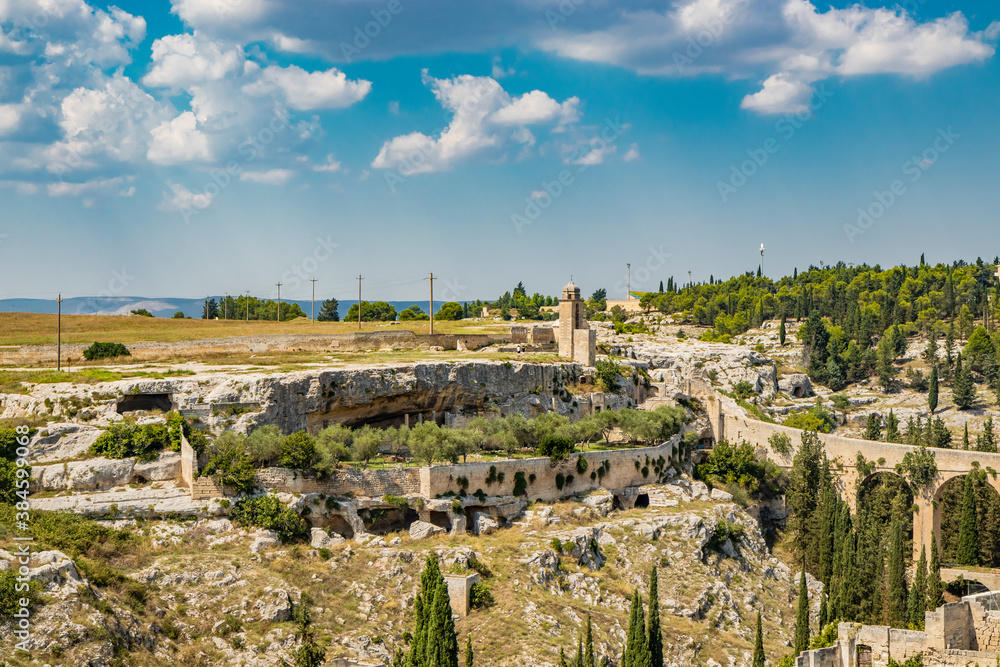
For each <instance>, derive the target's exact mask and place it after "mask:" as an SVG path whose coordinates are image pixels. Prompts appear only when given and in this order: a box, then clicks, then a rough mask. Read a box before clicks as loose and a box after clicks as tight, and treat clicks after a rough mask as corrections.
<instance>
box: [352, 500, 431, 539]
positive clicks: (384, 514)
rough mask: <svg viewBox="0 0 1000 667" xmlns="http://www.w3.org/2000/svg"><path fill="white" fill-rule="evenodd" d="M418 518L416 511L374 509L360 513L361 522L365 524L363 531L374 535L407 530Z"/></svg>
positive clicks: (407, 509) (408, 509)
mask: <svg viewBox="0 0 1000 667" xmlns="http://www.w3.org/2000/svg"><path fill="white" fill-rule="evenodd" d="M418 518H420V517H419V516H418V515H417V512H416V510H413V509H410V508H409V507H407V508H406V510H403V511H401V510H399V509H397V508H391V509H388V508H385V507H375V508H372V509H369V510H364V511H362V512H361V520H362V521H363V522H364V524H365V530H366V531H368V532H369V533H375V534H376V535H385V534H386V533H395V532H397V531H400V530H409V529H410V525H411V524H412V523H413V522H414V521H416V520H417V519H418Z"/></svg>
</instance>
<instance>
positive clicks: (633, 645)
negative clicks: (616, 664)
mask: <svg viewBox="0 0 1000 667" xmlns="http://www.w3.org/2000/svg"><path fill="white" fill-rule="evenodd" d="M649 665H650V655H649V645H648V644H647V643H646V619H645V617H644V614H643V613H642V598H641V597H639V589H638V588H637V589H636V590H635V593H634V594H633V595H632V608H631V609H630V610H629V616H628V634H627V636H626V639H625V653H624V654H623V655H622V667H649Z"/></svg>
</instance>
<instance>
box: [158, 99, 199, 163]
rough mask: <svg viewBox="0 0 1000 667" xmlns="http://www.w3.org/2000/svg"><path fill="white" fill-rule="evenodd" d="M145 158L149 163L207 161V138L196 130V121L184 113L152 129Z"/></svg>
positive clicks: (186, 112) (191, 114)
mask: <svg viewBox="0 0 1000 667" xmlns="http://www.w3.org/2000/svg"><path fill="white" fill-rule="evenodd" d="M146 157H147V158H148V159H149V161H150V162H158V163H160V164H179V163H182V162H197V161H205V160H209V159H211V157H212V154H211V152H210V151H209V149H208V137H206V136H205V134H204V133H203V132H201V131H200V130H198V119H197V118H195V115H194V114H193V113H192V112H190V111H185V112H183V113H182V114H181V115H179V116H177V118H174V119H173V120H169V121H165V122H163V123H161V124H160V125H158V126H157V127H155V128H153V131H152V140H151V141H150V143H149V151H148V152H147V153H146Z"/></svg>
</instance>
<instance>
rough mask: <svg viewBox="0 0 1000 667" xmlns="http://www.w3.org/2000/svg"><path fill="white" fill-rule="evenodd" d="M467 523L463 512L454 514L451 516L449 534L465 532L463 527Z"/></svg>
mask: <svg viewBox="0 0 1000 667" xmlns="http://www.w3.org/2000/svg"><path fill="white" fill-rule="evenodd" d="M467 524H468V522H467V520H466V518H465V515H464V514H456V515H455V516H453V517H451V534H452V535H462V534H464V533H465V527H466V525H467Z"/></svg>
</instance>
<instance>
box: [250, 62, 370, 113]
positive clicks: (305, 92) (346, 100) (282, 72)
mask: <svg viewBox="0 0 1000 667" xmlns="http://www.w3.org/2000/svg"><path fill="white" fill-rule="evenodd" d="M371 88H372V84H371V82H370V81H365V80H364V79H359V80H357V81H351V80H349V79H348V78H347V75H346V74H344V73H343V72H341V71H340V70H338V69H336V68H331V69H328V70H326V71H325V72H307V71H305V70H304V69H302V68H301V67H297V66H295V65H290V66H289V67H275V66H273V65H272V66H269V67H265V68H264V70H263V71H262V72H261V73H260V76H259V78H258V79H257V80H256V81H255V82H253V83H249V84H247V85H245V86H244V87H243V92H245V93H246V94H248V95H252V96H259V95H266V94H268V93H274V92H280V93H281V94H282V95H283V97H284V99H285V101H287V103H288V105H289V106H290V107H292V108H293V109H299V110H300V111H302V110H308V109H340V108H343V107H347V106H350V105H352V104H354V103H355V102H359V101H361V100H363V99H364V98H365V96H366V95H367V94H368V92H369V91H370V90H371Z"/></svg>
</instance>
